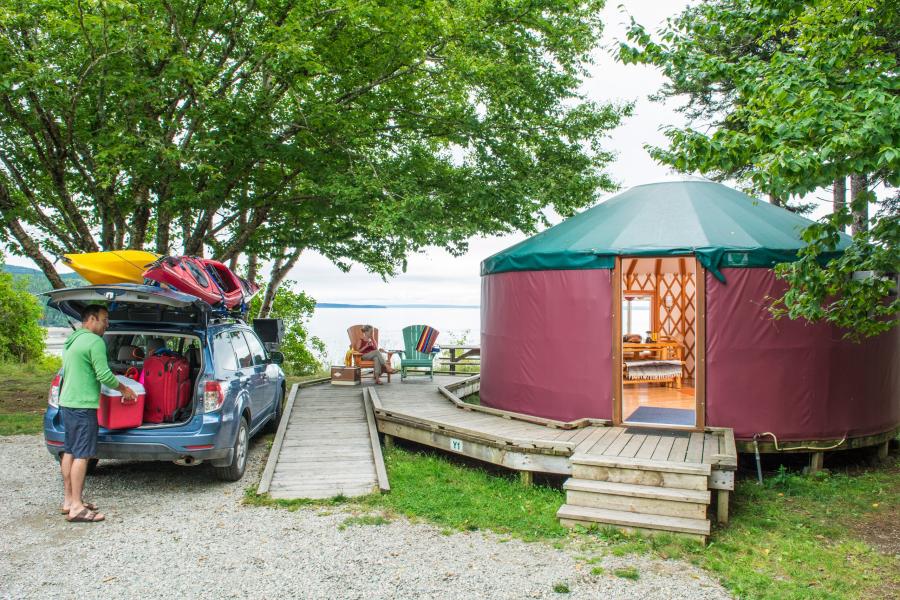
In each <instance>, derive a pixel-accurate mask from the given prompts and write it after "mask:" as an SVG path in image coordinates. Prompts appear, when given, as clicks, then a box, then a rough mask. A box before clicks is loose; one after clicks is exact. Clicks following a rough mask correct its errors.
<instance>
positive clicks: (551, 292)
mask: <svg viewBox="0 0 900 600" xmlns="http://www.w3.org/2000/svg"><path fill="white" fill-rule="evenodd" d="M612 273H613V272H612V271H610V270H608V269H586V270H558V271H555V270H549V271H512V272H507V273H496V274H492V275H486V276H484V277H482V280H481V389H480V392H479V394H480V400H481V403H482V404H484V405H485V406H491V407H494V408H501V409H505V410H511V411H515V412H521V413H526V414H530V415H536V416H540V417H545V418H550V419H558V420H561V421H571V420H573V419H578V418H582V417H594V418H599V419H609V418H611V416H612V343H611V340H612V337H611V336H612V314H613V312H612V296H613V288H612Z"/></svg>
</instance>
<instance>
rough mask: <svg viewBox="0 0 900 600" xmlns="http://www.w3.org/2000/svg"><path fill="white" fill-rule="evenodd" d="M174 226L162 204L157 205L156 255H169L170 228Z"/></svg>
mask: <svg viewBox="0 0 900 600" xmlns="http://www.w3.org/2000/svg"><path fill="white" fill-rule="evenodd" d="M171 224H172V217H171V216H170V215H169V214H168V213H166V212H165V211H163V208H162V204H159V205H157V209H156V253H157V254H168V253H169V227H171Z"/></svg>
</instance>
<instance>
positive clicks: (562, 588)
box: [553, 583, 572, 594]
mask: <svg viewBox="0 0 900 600" xmlns="http://www.w3.org/2000/svg"><path fill="white" fill-rule="evenodd" d="M553 591H554V592H556V593H557V594H568V593H569V592H571V591H572V590H570V589H569V584H568V583H555V584H553Z"/></svg>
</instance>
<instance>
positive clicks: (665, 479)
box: [556, 454, 711, 542]
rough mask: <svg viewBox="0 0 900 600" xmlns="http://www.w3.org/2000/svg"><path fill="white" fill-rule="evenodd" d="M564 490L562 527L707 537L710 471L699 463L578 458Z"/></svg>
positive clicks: (559, 515)
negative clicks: (597, 527)
mask: <svg viewBox="0 0 900 600" xmlns="http://www.w3.org/2000/svg"><path fill="white" fill-rule="evenodd" d="M570 460H571V462H572V478H571V479H569V480H567V481H566V482H565V484H564V486H563V487H564V489H565V490H566V504H564V505H563V506H562V507H561V508H560V509H559V511H558V512H557V514H556V516H557V518H559V520H560V523H562V524H563V525H565V526H569V527H571V526H574V525H584V526H592V525H598V526H610V527H615V528H617V529H619V530H622V531H625V532H627V533H643V534H650V535H652V534H660V533H674V534H678V535H683V536H687V537H690V538H693V539H696V540H699V541H701V542H705V541H706V536H708V535H709V531H710V522H709V519H708V518H707V509H708V507H709V504H710V501H711V494H710V492H709V489H708V481H709V475H710V472H711V469H710V466H709V465H707V464H703V463H683V462H668V461H655V460H649V459H640V458H624V457H621V456H614V457H607V456H597V455H591V456H588V455H584V454H576V455H573V456H572V457H571V459H570Z"/></svg>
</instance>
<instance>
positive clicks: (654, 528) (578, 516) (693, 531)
mask: <svg viewBox="0 0 900 600" xmlns="http://www.w3.org/2000/svg"><path fill="white" fill-rule="evenodd" d="M556 516H557V517H558V518H559V522H560V523H562V524H563V525H565V526H567V527H573V526H575V525H585V526H591V525H608V526H611V527H615V528H616V529H619V530H621V531H624V532H625V533H642V534H645V535H658V534H661V533H668V534H672V533H675V534H678V535H683V536H687V537H689V538H692V539H695V540H697V541H699V542H703V543H706V536H708V535H709V521H708V520H706V519H703V520H700V519H685V518H683V517H663V516H660V515H645V514H643V513H636V512H628V511H624V510H606V509H603V508H591V507H589V506H572V505H571V504H564V505H563V506H562V507H561V508H560V509H559V511H557V513H556Z"/></svg>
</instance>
